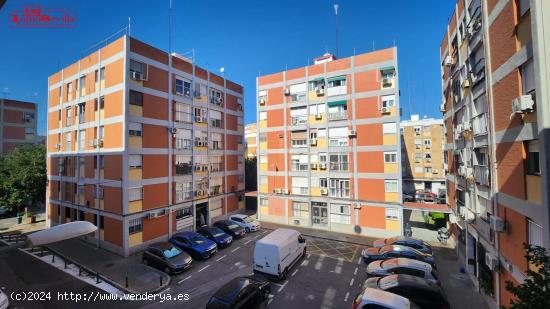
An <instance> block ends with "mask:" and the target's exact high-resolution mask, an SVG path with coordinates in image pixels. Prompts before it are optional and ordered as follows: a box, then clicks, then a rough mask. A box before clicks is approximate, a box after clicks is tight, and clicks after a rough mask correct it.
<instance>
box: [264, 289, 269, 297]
mask: <svg viewBox="0 0 550 309" xmlns="http://www.w3.org/2000/svg"><path fill="white" fill-rule="evenodd" d="M268 298H269V289H268V288H266V289H265V290H264V299H268Z"/></svg>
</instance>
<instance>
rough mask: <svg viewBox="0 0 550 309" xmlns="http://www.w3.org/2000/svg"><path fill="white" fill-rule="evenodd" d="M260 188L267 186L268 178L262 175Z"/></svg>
mask: <svg viewBox="0 0 550 309" xmlns="http://www.w3.org/2000/svg"><path fill="white" fill-rule="evenodd" d="M260 186H267V176H266V175H261V176H260Z"/></svg>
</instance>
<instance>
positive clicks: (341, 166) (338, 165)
mask: <svg viewBox="0 0 550 309" xmlns="http://www.w3.org/2000/svg"><path fill="white" fill-rule="evenodd" d="M329 166H330V170H331V171H348V170H349V163H348V162H330V165H329Z"/></svg>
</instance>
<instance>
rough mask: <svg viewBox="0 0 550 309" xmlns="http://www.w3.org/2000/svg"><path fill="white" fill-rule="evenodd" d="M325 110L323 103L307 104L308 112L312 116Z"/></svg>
mask: <svg viewBox="0 0 550 309" xmlns="http://www.w3.org/2000/svg"><path fill="white" fill-rule="evenodd" d="M325 110H326V105H325V103H320V104H313V105H310V106H309V114H310V115H312V116H316V115H321V114H324V113H325Z"/></svg>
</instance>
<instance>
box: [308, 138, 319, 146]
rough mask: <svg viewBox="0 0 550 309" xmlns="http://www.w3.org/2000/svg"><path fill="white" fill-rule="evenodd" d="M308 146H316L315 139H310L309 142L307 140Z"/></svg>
mask: <svg viewBox="0 0 550 309" xmlns="http://www.w3.org/2000/svg"><path fill="white" fill-rule="evenodd" d="M309 144H310V145H311V146H317V139H316V138H312V139H310V140H309Z"/></svg>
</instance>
